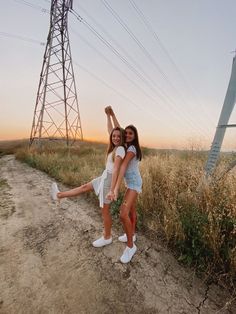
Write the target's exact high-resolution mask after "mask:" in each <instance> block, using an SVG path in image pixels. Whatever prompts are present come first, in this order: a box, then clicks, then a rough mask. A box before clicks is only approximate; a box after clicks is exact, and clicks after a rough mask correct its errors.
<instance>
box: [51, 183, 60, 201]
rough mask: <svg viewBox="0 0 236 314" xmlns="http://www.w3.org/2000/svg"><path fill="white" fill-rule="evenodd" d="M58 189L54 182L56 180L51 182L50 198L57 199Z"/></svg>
mask: <svg viewBox="0 0 236 314" xmlns="http://www.w3.org/2000/svg"><path fill="white" fill-rule="evenodd" d="M59 192H60V191H59V189H58V186H57V184H56V182H53V184H52V186H51V198H52V199H53V200H54V201H59V198H58V197H57V193H59Z"/></svg>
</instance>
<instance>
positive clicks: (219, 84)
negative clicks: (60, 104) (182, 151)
mask: <svg viewBox="0 0 236 314" xmlns="http://www.w3.org/2000/svg"><path fill="white" fill-rule="evenodd" d="M132 2H133V3H135V4H136V5H137V7H138V8H139V9H140V10H141V12H142V14H143V15H144V16H145V18H146V19H147V20H148V21H149V22H150V24H149V25H151V27H152V29H153V30H154V31H155V34H156V35H157V36H158V39H157V37H154V36H153V34H152V33H151V32H150V30H148V29H147V28H146V26H145V25H144V23H143V21H142V20H140V18H139V16H138V15H137V12H136V11H135V10H134V8H133V6H132V5H131V2H130V1H129V0H106V2H104V1H101V0H74V10H75V11H76V12H77V13H79V14H80V15H81V16H82V17H83V18H84V19H85V20H86V21H87V22H88V23H89V24H90V25H92V26H93V27H94V28H95V29H96V30H97V32H98V33H100V34H102V36H103V37H104V38H106V40H107V41H108V42H109V43H110V44H111V45H112V46H114V47H115V48H116V49H117V50H118V51H119V52H120V54H121V55H124V56H126V58H127V59H128V57H127V54H128V55H129V56H130V57H131V59H129V60H130V63H132V65H133V66H134V67H135V68H136V69H140V68H142V69H143V70H144V71H145V73H146V74H147V76H148V77H149V78H150V80H151V82H152V84H153V86H154V85H155V91H154V90H153V89H150V86H148V85H147V84H146V83H145V82H144V81H143V80H141V79H140V78H139V77H137V76H136V75H135V74H134V73H133V72H131V71H130V69H129V68H128V67H127V66H126V65H125V64H124V63H122V61H121V60H120V59H119V58H118V57H117V56H116V55H114V54H113V53H112V52H111V50H109V49H108V48H107V47H106V46H105V45H104V44H103V43H101V42H100V41H99V39H98V38H97V37H96V36H94V34H92V33H91V31H89V30H88V29H87V28H86V27H85V25H84V24H83V23H80V22H79V21H78V20H77V19H76V18H75V17H74V16H73V15H72V14H70V15H69V33H70V40H71V49H72V58H73V61H74V71H75V78H76V85H77V91H78V97H79V106H80V114H81V119H82V128H83V133H84V137H85V138H87V139H94V140H98V141H99V140H102V141H105V140H106V139H107V133H106V120H105V114H104V107H105V105H109V104H111V105H112V106H113V108H114V111H115V112H116V113H117V116H118V119H119V120H120V122H121V124H122V125H124V126H125V125H127V124H130V123H132V124H134V125H135V126H137V128H138V130H139V134H140V140H141V144H142V145H144V146H149V147H157V148H188V147H190V146H191V145H192V144H193V143H194V145H199V146H202V147H204V148H208V147H209V146H210V144H211V141H212V139H213V136H214V132H215V127H216V125H217V122H218V118H219V114H220V111H221V108H222V104H223V101H224V97H225V93H226V89H227V86H228V82H229V78H230V72H231V65H232V58H233V56H234V54H233V53H231V52H232V51H233V50H235V49H236V27H235V12H236V1H235V0H225V1H222V0H132ZM104 3H108V4H109V5H110V6H111V7H112V9H113V10H115V12H116V13H117V14H118V15H119V16H120V17H121V18H122V20H123V21H124V22H125V23H126V25H127V26H128V27H129V29H130V30H131V31H132V32H133V33H134V34H135V36H136V38H138V40H139V42H141V44H142V45H143V47H145V49H146V51H148V53H149V56H151V58H149V59H148V58H147V56H146V55H145V54H144V53H143V51H142V50H141V49H140V47H138V45H137V43H136V42H135V41H134V40H133V39H132V38H131V37H130V34H129V33H128V32H127V30H125V29H124V28H122V26H121V25H120V24H119V23H118V22H117V21H116V20H115V18H114V16H112V15H111V13H110V12H109V11H108V9H107V7H106V6H105V5H104ZM1 4H2V6H1V10H0V42H1V52H0V56H1V58H0V69H1V85H0V140H5V139H19V138H28V137H29V135H30V130H31V125H32V119H33V111H34V106H35V99H36V93H37V87H38V82H39V74H40V70H41V66H42V58H43V53H44V49H45V46H43V45H42V44H40V42H41V43H42V42H46V38H47V35H48V28H49V15H48V14H47V13H45V12H44V9H47V10H49V9H50V2H49V1H47V0H27V1H23V0H8V1H1ZM12 35H14V36H21V37H26V38H30V39H32V40H35V42H34V41H32V42H29V41H24V40H20V39H18V38H16V37H12ZM113 40H114V41H113ZM160 90H161V92H160ZM160 93H161V94H162V96H160ZM230 122H231V123H236V108H235V111H234V113H233V115H232V117H231V120H230ZM235 138H236V129H235V128H231V129H229V130H228V131H227V133H226V137H225V141H224V148H225V149H230V150H231V149H234V150H235V149H236V140H235Z"/></svg>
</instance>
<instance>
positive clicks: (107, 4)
mask: <svg viewBox="0 0 236 314" xmlns="http://www.w3.org/2000/svg"><path fill="white" fill-rule="evenodd" d="M101 2H102V4H103V5H104V6H105V7H106V9H107V10H108V11H109V12H110V13H111V15H112V16H113V17H114V18H115V20H116V21H117V22H118V23H119V24H120V25H121V26H122V27H123V28H124V29H125V31H126V32H127V33H128V34H129V35H130V37H131V38H132V39H133V40H134V41H135V43H136V44H137V45H138V47H139V48H140V49H141V51H142V52H143V53H144V55H145V56H146V57H147V59H148V60H149V61H150V62H151V63H152V64H153V65H154V67H155V68H156V69H157V70H158V72H159V73H161V75H162V77H163V78H164V80H165V81H166V82H167V83H168V84H169V86H171V87H172V89H173V90H174V91H175V92H176V93H177V95H178V96H179V97H180V98H181V99H182V100H181V102H182V103H185V104H186V105H188V104H187V103H186V101H185V99H184V97H183V96H182V95H181V94H180V92H179V91H178V90H177V89H176V87H175V86H174V85H173V84H172V83H171V81H170V80H169V79H168V77H167V75H166V74H165V73H164V71H163V70H162V69H161V68H160V66H159V65H158V64H157V63H156V61H155V60H154V58H153V57H152V55H151V54H150V53H149V52H148V50H147V49H146V48H145V47H144V45H143V44H142V43H141V42H140V40H139V39H138V38H137V37H136V36H135V34H134V33H133V32H132V31H131V29H130V28H129V27H128V25H127V24H126V23H125V22H124V21H123V20H122V18H121V17H120V16H119V15H118V13H117V12H116V11H115V10H114V9H113V8H112V7H111V5H110V4H109V3H108V2H107V1H106V0H101ZM166 97H169V96H166ZM187 119H188V120H190V121H191V120H192V119H191V117H188V118H187ZM192 123H193V124H195V123H194V121H192ZM203 132H205V131H203Z"/></svg>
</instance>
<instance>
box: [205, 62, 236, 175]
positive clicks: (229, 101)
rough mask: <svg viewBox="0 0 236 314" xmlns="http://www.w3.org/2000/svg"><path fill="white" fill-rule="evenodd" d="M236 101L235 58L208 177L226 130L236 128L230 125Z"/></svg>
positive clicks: (210, 157) (208, 164)
mask: <svg viewBox="0 0 236 314" xmlns="http://www.w3.org/2000/svg"><path fill="white" fill-rule="evenodd" d="M235 100H236V56H234V58H233V65H232V71H231V77H230V81H229V85H228V89H227V92H226V96H225V100H224V104H223V107H222V110H221V114H220V118H219V121H218V126H217V128H216V133H215V137H214V139H213V142H212V145H211V149H210V152H209V156H208V160H207V164H206V168H205V170H206V175H207V176H209V175H211V174H212V173H213V171H214V169H215V166H216V163H217V160H218V158H219V155H220V150H221V146H222V143H223V140H224V136H225V132H226V128H231V127H236V124H228V122H229V118H230V116H231V113H232V111H233V109H234V105H235Z"/></svg>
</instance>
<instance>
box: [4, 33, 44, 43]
mask: <svg viewBox="0 0 236 314" xmlns="http://www.w3.org/2000/svg"><path fill="white" fill-rule="evenodd" d="M0 36H1V37H7V38H15V39H19V40H23V41H27V42H30V43H34V44H39V45H40V46H45V45H46V43H45V42H43V41H39V40H37V39H33V38H29V37H25V36H20V35H16V34H11V33H7V32H0Z"/></svg>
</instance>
